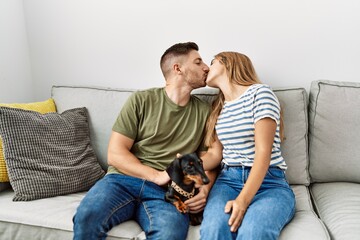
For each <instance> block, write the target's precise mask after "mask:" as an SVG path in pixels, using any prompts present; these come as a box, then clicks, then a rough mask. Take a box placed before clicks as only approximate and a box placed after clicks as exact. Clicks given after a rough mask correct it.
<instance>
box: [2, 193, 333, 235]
mask: <svg viewBox="0 0 360 240" xmlns="http://www.w3.org/2000/svg"><path fill="white" fill-rule="evenodd" d="M292 188H293V191H294V193H295V197H296V213H295V217H294V219H293V220H292V221H291V222H290V223H289V224H288V225H286V226H285V228H284V229H283V231H282V232H281V234H280V240H287V239H292V240H297V239H298V240H302V239H317V240H327V239H330V238H329V235H328V233H327V231H326V228H325V227H324V225H323V223H322V222H321V221H320V220H319V219H318V217H317V216H316V214H315V213H314V211H313V208H312V205H311V200H310V195H309V190H308V188H307V187H305V186H292ZM13 195H14V193H13V192H12V191H11V190H7V191H5V192H3V193H0V206H2V207H3V209H6V211H0V233H3V235H1V236H3V237H4V239H13V238H14V236H17V237H18V238H17V239H64V240H66V239H69V240H70V239H72V237H73V234H72V229H73V228H72V217H73V216H74V214H75V211H76V208H77V207H78V205H79V203H80V201H81V200H82V198H83V197H84V196H85V192H82V193H74V194H69V195H66V196H57V197H53V198H46V199H39V200H34V201H32V202H12V201H11V199H12V198H13ZM108 235H109V236H108V238H107V239H139V240H140V239H145V234H144V232H143V231H142V230H141V228H140V226H139V225H138V224H137V223H136V222H135V221H127V222H125V223H122V224H120V225H118V226H116V227H114V228H113V229H111V230H110V231H109V232H108ZM199 238H200V235H199V226H190V229H189V232H188V236H187V239H188V240H193V239H199Z"/></svg>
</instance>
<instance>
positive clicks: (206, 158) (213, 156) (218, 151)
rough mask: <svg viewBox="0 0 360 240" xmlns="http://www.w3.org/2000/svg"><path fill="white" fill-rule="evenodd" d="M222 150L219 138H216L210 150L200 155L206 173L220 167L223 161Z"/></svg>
mask: <svg viewBox="0 0 360 240" xmlns="http://www.w3.org/2000/svg"><path fill="white" fill-rule="evenodd" d="M222 150H223V146H222V144H221V142H220V141H219V139H218V138H217V136H215V141H214V142H213V143H212V144H211V146H210V147H209V148H208V150H207V151H206V152H205V153H204V154H201V155H200V158H201V159H202V160H203V165H204V169H205V171H208V170H213V169H215V168H216V167H217V166H219V164H220V162H221V160H222Z"/></svg>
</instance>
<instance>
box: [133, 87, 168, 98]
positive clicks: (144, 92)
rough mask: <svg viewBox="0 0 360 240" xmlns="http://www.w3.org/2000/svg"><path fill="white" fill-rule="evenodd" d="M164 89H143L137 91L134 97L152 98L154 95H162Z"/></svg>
mask: <svg viewBox="0 0 360 240" xmlns="http://www.w3.org/2000/svg"><path fill="white" fill-rule="evenodd" d="M163 89H164V88H148V89H142V90H137V91H135V92H134V93H133V95H136V96H152V95H158V94H161V93H162V91H163Z"/></svg>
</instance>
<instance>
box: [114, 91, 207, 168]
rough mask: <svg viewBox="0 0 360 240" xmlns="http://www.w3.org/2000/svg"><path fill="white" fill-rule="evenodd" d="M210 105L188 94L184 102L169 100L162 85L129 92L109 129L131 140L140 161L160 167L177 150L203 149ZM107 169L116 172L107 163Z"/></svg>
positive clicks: (134, 152)
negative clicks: (188, 97)
mask: <svg viewBox="0 0 360 240" xmlns="http://www.w3.org/2000/svg"><path fill="white" fill-rule="evenodd" d="M209 114H210V105H209V104H208V103H207V102H205V101H203V100H200V99H199V98H197V97H196V96H193V95H192V96H191V98H190V101H189V102H188V103H187V105H186V106H179V105H177V104H175V103H174V102H172V101H171V99H170V98H169V97H168V96H167V94H166V91H165V89H164V88H152V89H148V90H144V91H138V92H135V93H134V94H132V95H131V96H130V97H129V99H128V100H127V102H126V103H125V104H124V106H123V107H122V109H121V111H120V114H119V116H118V118H117V119H116V121H115V124H114V126H113V129H112V130H113V131H115V132H118V133H120V134H123V135H125V136H127V137H129V138H131V139H133V140H134V144H133V146H132V148H131V152H132V153H133V154H134V155H135V156H136V157H137V158H138V159H139V160H140V161H141V162H142V163H143V164H144V165H147V166H150V167H153V168H155V169H158V170H164V169H166V167H167V166H168V165H169V164H170V163H171V162H172V161H173V160H174V158H175V157H176V154H177V153H181V154H185V153H192V152H196V151H202V150H206V148H205V146H204V145H203V138H204V135H205V125H206V120H207V118H208V116H209ZM108 173H120V172H119V171H118V170H117V169H116V168H115V167H112V166H110V167H109V169H108Z"/></svg>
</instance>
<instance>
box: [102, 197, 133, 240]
mask: <svg viewBox="0 0 360 240" xmlns="http://www.w3.org/2000/svg"><path fill="white" fill-rule="evenodd" d="M133 201H134V199H133V200H130V201H128V202H126V203H124V204H121V205H120V206H118V207H116V208H114V209H112V210H111V213H110V214H109V216H108V217H107V218H106V220H105V221H104V222H103V223H102V225H103V226H106V225H107V224H106V223H108V222H109V219H110V218H111V217H112V216H113V215H114V213H115V212H116V211H118V210H119V209H120V208H122V207H124V206H126V205H128V204H129V203H131V202H133ZM105 234H106V233H105ZM99 239H101V238H99Z"/></svg>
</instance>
